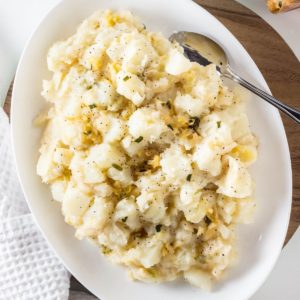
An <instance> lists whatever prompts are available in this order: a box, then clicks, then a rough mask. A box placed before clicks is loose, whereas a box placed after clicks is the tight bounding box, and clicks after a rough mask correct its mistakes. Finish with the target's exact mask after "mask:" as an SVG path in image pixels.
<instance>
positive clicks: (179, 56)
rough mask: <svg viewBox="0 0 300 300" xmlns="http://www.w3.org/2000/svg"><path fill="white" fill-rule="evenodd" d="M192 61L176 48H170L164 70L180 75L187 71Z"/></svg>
mask: <svg viewBox="0 0 300 300" xmlns="http://www.w3.org/2000/svg"><path fill="white" fill-rule="evenodd" d="M191 67H192V63H191V62H190V61H189V60H188V59H187V58H186V57H185V56H184V55H183V53H181V52H180V51H179V50H178V49H174V48H173V49H171V50H170V52H169V56H168V60H167V62H166V68H165V69H166V72H167V73H169V74H171V75H180V74H182V73H184V72H187V71H188V70H189V69H190V68H191Z"/></svg>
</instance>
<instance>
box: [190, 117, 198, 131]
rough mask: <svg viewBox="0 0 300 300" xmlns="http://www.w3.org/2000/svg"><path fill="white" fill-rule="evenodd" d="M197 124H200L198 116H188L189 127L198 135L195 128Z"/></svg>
mask: <svg viewBox="0 0 300 300" xmlns="http://www.w3.org/2000/svg"><path fill="white" fill-rule="evenodd" d="M199 125H200V119H199V118H198V117H192V118H190V120H189V128H191V129H193V130H194V131H195V132H196V133H197V134H198V135H199V133H198V131H197V129H198V127H199Z"/></svg>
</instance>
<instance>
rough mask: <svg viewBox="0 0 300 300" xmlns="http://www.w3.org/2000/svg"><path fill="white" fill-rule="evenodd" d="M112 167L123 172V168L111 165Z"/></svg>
mask: <svg viewBox="0 0 300 300" xmlns="http://www.w3.org/2000/svg"><path fill="white" fill-rule="evenodd" d="M112 167H113V168H115V169H116V170H118V171H122V170H123V168H122V167H121V166H119V165H117V164H112Z"/></svg>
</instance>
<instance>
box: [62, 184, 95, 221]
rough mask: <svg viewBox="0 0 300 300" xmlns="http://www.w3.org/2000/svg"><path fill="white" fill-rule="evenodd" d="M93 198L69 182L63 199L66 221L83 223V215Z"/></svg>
mask: <svg viewBox="0 0 300 300" xmlns="http://www.w3.org/2000/svg"><path fill="white" fill-rule="evenodd" d="M91 200H92V198H91V197H90V196H88V195H86V194H84V193H82V192H81V191H80V190H79V189H78V188H77V187H76V186H73V184H72V183H69V185H68V187H67V190H66V192H65V195H64V198H63V201H62V212H63V214H64V216H65V221H66V222H67V223H68V224H70V225H74V226H76V225H79V224H81V223H82V216H83V214H84V213H85V211H86V210H87V209H88V207H89V204H90V202H91Z"/></svg>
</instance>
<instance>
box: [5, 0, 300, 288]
mask: <svg viewBox="0 0 300 300" xmlns="http://www.w3.org/2000/svg"><path fill="white" fill-rule="evenodd" d="M261 1H264V0H261ZM170 2H171V1H170ZM195 2H197V3H199V4H201V5H202V6H203V7H204V8H205V9H207V10H208V11H209V12H210V13H211V14H213V15H214V16H215V17H216V18H218V19H219V20H220V21H221V22H222V23H223V24H224V25H225V26H226V27H227V28H228V29H229V30H230V31H231V32H232V33H233V34H234V35H235V36H236V37H237V38H238V40H239V41H240V42H241V43H242V44H243V46H244V47H245V48H246V49H247V51H248V52H249V53H250V55H251V56H252V58H253V59H254V61H255V62H256V64H257V65H258V67H259V69H260V70H261V72H262V73H263V75H264V77H265V79H266V81H267V83H268V84H269V87H270V89H271V90H272V93H273V95H274V96H275V97H277V98H279V99H281V100H282V101H283V102H285V103H287V104H289V105H291V106H295V107H298V108H300V63H299V61H298V60H297V58H296V57H295V56H294V54H293V52H292V51H291V50H290V48H289V47H288V46H287V44H286V43H285V42H284V41H283V39H282V38H281V37H280V36H279V35H278V34H277V33H276V32H275V31H274V30H273V29H272V28H271V27H270V26H269V25H268V24H267V23H266V22H265V21H264V20H262V19H261V18H260V17H259V16H257V15H256V14H255V13H253V12H252V11H250V10H249V9H247V8H245V7H244V6H242V5H240V4H238V3H237V2H235V1H233V0H195ZM283 58H284V59H283ZM10 99H11V90H10V92H9V93H8V96H7V100H6V103H5V110H6V112H7V113H8V114H9V111H10ZM282 119H283V123H284V126H285V130H286V133H287V136H288V141H289V146H290V151H291V158H292V166H293V208H292V215H291V219H290V225H289V230H288V233H287V237H286V242H287V241H288V240H289V239H290V237H291V236H292V235H293V233H294V232H295V230H296V229H297V227H298V226H299V225H300V126H299V125H298V126H297V125H296V124H295V123H294V122H293V121H291V120H290V119H288V118H287V117H286V116H284V115H282ZM71 289H72V290H79V291H86V289H85V288H84V287H83V286H82V285H81V284H80V283H79V282H78V281H76V279H75V278H72V280H71Z"/></svg>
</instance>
